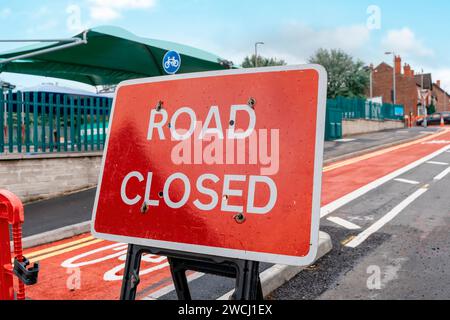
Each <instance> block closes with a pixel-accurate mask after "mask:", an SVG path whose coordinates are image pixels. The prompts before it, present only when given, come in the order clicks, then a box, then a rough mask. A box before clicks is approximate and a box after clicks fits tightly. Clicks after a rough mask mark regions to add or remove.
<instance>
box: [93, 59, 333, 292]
mask: <svg viewBox="0 0 450 320" xmlns="http://www.w3.org/2000/svg"><path fill="white" fill-rule="evenodd" d="M326 86H327V79H326V72H325V71H324V69H323V68H322V67H320V66H317V65H306V66H289V67H274V68H260V69H247V70H228V71H220V72H207V73H196V74H184V75H176V76H166V77H159V78H151V79H143V80H133V81H127V82H124V83H122V84H121V85H119V87H118V89H117V92H116V98H115V100H114V107H113V110H112V115H111V119H110V133H109V136H108V139H107V144H106V151H105V155H104V157H103V164H102V169H101V174H100V181H99V186H98V189H97V196H96V200H95V206H94V211H93V219H92V221H93V224H92V233H93V235H94V236H96V237H98V238H102V239H107V240H111V241H118V242H123V243H129V244H130V247H129V252H128V258H127V264H126V270H125V275H124V282H123V287H122V298H123V299H134V295H135V289H136V287H137V284H138V283H139V274H138V273H139V264H140V256H141V255H142V254H143V253H144V252H145V253H153V254H160V255H165V256H168V258H169V263H170V265H171V271H172V275H173V278H174V282H175V286H176V288H177V292H178V293H179V297H180V298H181V299H190V295H189V293H186V290H188V288H187V281H186V279H185V276H184V277H183V276H180V275H182V274H185V271H186V270H194V271H196V270H197V271H202V272H209V273H213V274H219V275H224V276H230V277H235V278H236V279H237V285H236V288H237V290H236V294H237V296H236V298H237V299H258V298H261V297H262V292H261V290H260V283H259V274H258V266H259V264H258V262H267V263H277V264H285V265H294V266H305V265H309V264H311V263H312V262H313V261H314V260H315V257H316V254H317V248H318V241H319V221H320V194H321V178H322V177H321V174H322V155H323V140H324V131H325V130H324V128H325V127H324V122H325V105H326ZM183 292H184V294H183ZM239 292H240V294H239Z"/></svg>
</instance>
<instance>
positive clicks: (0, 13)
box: [0, 8, 12, 19]
mask: <svg viewBox="0 0 450 320" xmlns="http://www.w3.org/2000/svg"><path fill="white" fill-rule="evenodd" d="M11 13H12V11H11V9H10V8H3V9H1V10H0V19H6V18H8V17H9V16H10V15H11Z"/></svg>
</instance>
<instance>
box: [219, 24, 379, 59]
mask: <svg viewBox="0 0 450 320" xmlns="http://www.w3.org/2000/svg"><path fill="white" fill-rule="evenodd" d="M370 34H371V33H370V30H369V29H368V28H367V26H365V25H350V26H340V27H337V28H314V27H311V26H308V25H306V24H303V23H299V22H290V23H287V24H285V25H283V26H282V27H280V28H278V29H273V30H264V31H263V30H255V31H254V32H249V33H247V34H245V35H244V36H242V34H239V35H238V36H237V35H236V33H228V34H224V35H223V36H222V41H221V43H220V44H217V43H216V46H215V47H214V48H212V50H214V51H215V52H221V53H222V55H223V56H224V57H225V58H228V59H230V60H233V62H235V63H241V62H242V61H243V59H244V57H245V56H247V55H249V54H252V53H253V50H254V49H253V48H254V47H253V45H254V43H255V41H256V40H258V41H264V42H265V45H264V46H261V47H260V53H261V55H263V56H266V57H267V56H273V57H277V58H281V59H284V60H286V61H287V62H288V63H289V64H294V63H305V62H306V61H307V60H308V58H309V57H310V56H311V55H313V54H314V53H315V52H316V51H317V50H318V49H319V48H325V49H341V50H344V51H345V52H347V53H349V54H351V55H353V56H355V57H361V56H363V55H362V54H361V53H362V52H363V51H364V50H366V48H367V46H368V44H369V42H370Z"/></svg>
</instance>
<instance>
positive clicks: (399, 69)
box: [395, 56, 402, 74]
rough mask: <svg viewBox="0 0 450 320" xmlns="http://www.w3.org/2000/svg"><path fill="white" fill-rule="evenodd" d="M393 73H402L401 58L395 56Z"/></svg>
mask: <svg viewBox="0 0 450 320" xmlns="http://www.w3.org/2000/svg"><path fill="white" fill-rule="evenodd" d="M395 74H402V58H401V57H400V56H395Z"/></svg>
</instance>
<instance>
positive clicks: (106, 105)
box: [0, 90, 112, 155]
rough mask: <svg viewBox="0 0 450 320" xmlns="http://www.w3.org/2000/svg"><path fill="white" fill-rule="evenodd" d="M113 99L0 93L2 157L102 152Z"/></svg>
mask: <svg viewBox="0 0 450 320" xmlns="http://www.w3.org/2000/svg"><path fill="white" fill-rule="evenodd" d="M111 106H112V99H107V98H81V97H77V98H75V97H73V96H67V95H62V94H55V93H43V92H42V93H37V92H33V93H30V92H20V91H12V90H9V91H7V92H1V93H0V155H1V154H3V153H5V151H8V153H22V152H26V153H40V152H41V153H45V152H62V151H64V152H67V151H72V152H75V151H78V152H81V151H88V150H89V149H90V150H92V151H93V150H102V149H103V148H104V145H105V141H106V136H107V127H108V122H109V113H110V109H111Z"/></svg>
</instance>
